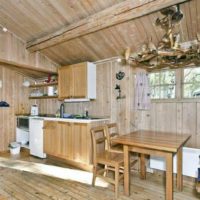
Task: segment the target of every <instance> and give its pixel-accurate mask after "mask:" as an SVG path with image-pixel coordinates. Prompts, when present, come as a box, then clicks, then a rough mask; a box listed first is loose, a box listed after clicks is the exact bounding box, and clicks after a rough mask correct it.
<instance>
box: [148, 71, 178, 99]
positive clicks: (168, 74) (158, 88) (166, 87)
mask: <svg viewBox="0 0 200 200" xmlns="http://www.w3.org/2000/svg"><path fill="white" fill-rule="evenodd" d="M149 82H150V89H151V99H172V98H175V83H176V75H175V71H174V70H168V71H160V72H155V73H150V74H149Z"/></svg>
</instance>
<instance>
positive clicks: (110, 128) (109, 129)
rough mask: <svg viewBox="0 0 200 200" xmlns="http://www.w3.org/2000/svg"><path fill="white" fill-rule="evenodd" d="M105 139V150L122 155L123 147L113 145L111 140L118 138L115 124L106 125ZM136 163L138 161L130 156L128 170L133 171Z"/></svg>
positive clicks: (116, 144)
mask: <svg viewBox="0 0 200 200" xmlns="http://www.w3.org/2000/svg"><path fill="white" fill-rule="evenodd" d="M105 127H106V137H107V146H106V148H107V149H108V151H110V152H117V153H123V145H121V144H118V143H114V142H113V141H112V140H113V138H115V137H117V136H119V130H118V126H117V123H110V124H106V126H105ZM137 162H138V159H135V158H133V156H131V161H130V168H131V170H134V166H135V164H136V163H137Z"/></svg>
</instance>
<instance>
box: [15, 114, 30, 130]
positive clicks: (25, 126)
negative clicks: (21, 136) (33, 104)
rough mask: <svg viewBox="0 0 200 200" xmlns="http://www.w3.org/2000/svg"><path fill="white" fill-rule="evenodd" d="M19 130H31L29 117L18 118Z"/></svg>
mask: <svg viewBox="0 0 200 200" xmlns="http://www.w3.org/2000/svg"><path fill="white" fill-rule="evenodd" d="M17 128H18V129H22V130H26V131H28V130H29V117H28V116H18V117H17Z"/></svg>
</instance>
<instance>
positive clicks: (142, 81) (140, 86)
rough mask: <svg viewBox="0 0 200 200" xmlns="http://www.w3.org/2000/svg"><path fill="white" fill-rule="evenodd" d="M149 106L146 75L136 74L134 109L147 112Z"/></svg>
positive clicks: (144, 73)
mask: <svg viewBox="0 0 200 200" xmlns="http://www.w3.org/2000/svg"><path fill="white" fill-rule="evenodd" d="M150 104H151V99H150V88H149V80H148V74H147V73H146V72H137V73H136V80H135V108H136V109H137V110H149V109H150Z"/></svg>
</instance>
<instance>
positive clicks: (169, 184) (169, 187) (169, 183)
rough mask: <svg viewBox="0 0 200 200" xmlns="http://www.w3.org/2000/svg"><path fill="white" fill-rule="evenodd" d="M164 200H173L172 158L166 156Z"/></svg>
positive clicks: (168, 154) (169, 155)
mask: <svg viewBox="0 0 200 200" xmlns="http://www.w3.org/2000/svg"><path fill="white" fill-rule="evenodd" d="M166 200H173V156H172V153H167V155H166Z"/></svg>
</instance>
